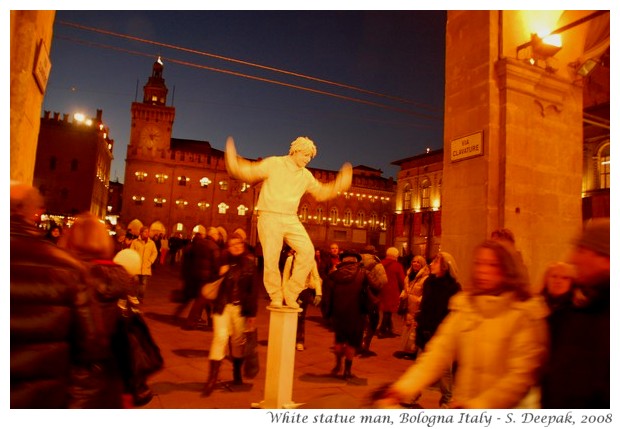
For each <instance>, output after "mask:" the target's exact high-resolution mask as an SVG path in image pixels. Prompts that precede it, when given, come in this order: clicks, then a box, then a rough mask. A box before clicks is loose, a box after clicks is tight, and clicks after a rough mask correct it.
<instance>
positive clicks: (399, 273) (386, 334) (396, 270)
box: [377, 247, 405, 338]
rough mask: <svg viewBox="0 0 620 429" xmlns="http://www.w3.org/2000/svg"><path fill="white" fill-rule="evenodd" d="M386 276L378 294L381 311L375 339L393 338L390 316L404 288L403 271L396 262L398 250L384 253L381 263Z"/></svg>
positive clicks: (393, 312) (394, 310)
mask: <svg viewBox="0 0 620 429" xmlns="http://www.w3.org/2000/svg"><path fill="white" fill-rule="evenodd" d="M381 264H383V267H384V268H385V273H386V274H387V283H386V284H385V286H383V288H381V292H380V293H379V300H380V302H379V310H380V311H381V324H380V325H379V330H378V332H377V338H393V337H395V336H396V333H395V332H394V321H393V320H392V315H393V314H395V313H396V312H397V311H398V304H399V301H400V300H399V296H400V293H401V292H402V290H403V289H404V287H405V270H403V266H402V265H401V264H400V262H398V249H397V248H396V247H390V248H388V249H387V250H386V252H385V258H384V259H383V260H382V261H381Z"/></svg>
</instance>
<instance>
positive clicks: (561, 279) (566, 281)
mask: <svg viewBox="0 0 620 429" xmlns="http://www.w3.org/2000/svg"><path fill="white" fill-rule="evenodd" d="M572 282H573V278H572V276H571V275H570V273H569V272H568V270H567V269H566V268H565V267H556V268H552V269H551V270H550V271H549V274H548V276H547V292H549V295H551V296H560V295H564V294H565V293H566V292H568V291H569V290H570V286H571V283H572Z"/></svg>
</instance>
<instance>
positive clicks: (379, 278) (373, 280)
mask: <svg viewBox="0 0 620 429" xmlns="http://www.w3.org/2000/svg"><path fill="white" fill-rule="evenodd" d="M360 254H361V257H362V267H363V268H364V269H365V270H366V274H367V277H368V302H367V306H368V308H367V311H366V313H365V314H364V337H363V339H362V346H361V348H360V349H359V350H358V353H359V355H360V357H362V358H365V357H370V356H376V353H375V352H373V351H372V350H370V344H371V342H372V338H373V337H374V335H375V332H376V331H377V326H379V317H380V312H379V303H380V299H379V296H380V294H381V289H383V287H384V286H385V285H386V284H387V282H388V278H387V274H386V272H385V268H384V266H383V264H382V263H381V259H379V257H378V256H377V250H376V249H375V246H373V245H368V246H366V247H364V249H363V250H362V251H361V252H360Z"/></svg>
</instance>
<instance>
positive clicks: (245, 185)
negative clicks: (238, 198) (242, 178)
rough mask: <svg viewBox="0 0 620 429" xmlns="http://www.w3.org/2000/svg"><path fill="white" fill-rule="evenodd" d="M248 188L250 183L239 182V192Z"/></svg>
mask: <svg viewBox="0 0 620 429" xmlns="http://www.w3.org/2000/svg"><path fill="white" fill-rule="evenodd" d="M248 189H250V184H249V183H245V182H243V183H242V184H241V188H240V189H239V190H240V191H241V192H245V191H247V190H248Z"/></svg>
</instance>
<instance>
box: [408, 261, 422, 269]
mask: <svg viewBox="0 0 620 429" xmlns="http://www.w3.org/2000/svg"><path fill="white" fill-rule="evenodd" d="M411 268H413V271H416V272H417V271H420V268H422V264H420V261H418V260H417V259H414V260H413V261H411Z"/></svg>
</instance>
